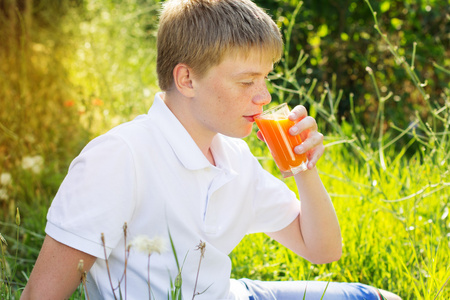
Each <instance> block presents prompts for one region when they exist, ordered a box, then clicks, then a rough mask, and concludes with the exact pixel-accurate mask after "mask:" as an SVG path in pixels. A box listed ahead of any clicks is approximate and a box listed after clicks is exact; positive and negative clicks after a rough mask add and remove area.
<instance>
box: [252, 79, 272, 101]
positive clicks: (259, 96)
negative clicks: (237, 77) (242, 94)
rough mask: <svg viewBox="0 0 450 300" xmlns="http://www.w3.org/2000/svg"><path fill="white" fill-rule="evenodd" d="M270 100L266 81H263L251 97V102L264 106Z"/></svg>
mask: <svg viewBox="0 0 450 300" xmlns="http://www.w3.org/2000/svg"><path fill="white" fill-rule="evenodd" d="M270 101H272V96H271V95H270V93H269V90H268V89H267V86H266V82H263V83H262V85H261V86H260V87H259V89H258V91H257V93H256V95H255V96H254V97H253V103H255V104H257V105H261V106H264V105H267V104H269V103H270Z"/></svg>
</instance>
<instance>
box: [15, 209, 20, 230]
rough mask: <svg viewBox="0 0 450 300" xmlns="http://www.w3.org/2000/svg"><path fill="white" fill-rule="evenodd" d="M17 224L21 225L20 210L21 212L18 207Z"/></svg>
mask: <svg viewBox="0 0 450 300" xmlns="http://www.w3.org/2000/svg"><path fill="white" fill-rule="evenodd" d="M16 225H17V226H20V212H19V208H17V209H16Z"/></svg>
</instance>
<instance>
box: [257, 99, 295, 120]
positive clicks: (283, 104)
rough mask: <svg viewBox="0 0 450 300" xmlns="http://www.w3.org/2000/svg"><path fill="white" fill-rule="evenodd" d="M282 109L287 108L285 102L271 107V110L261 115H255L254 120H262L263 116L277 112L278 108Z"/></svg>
mask: <svg viewBox="0 0 450 300" xmlns="http://www.w3.org/2000/svg"><path fill="white" fill-rule="evenodd" d="M283 107H287V103H286V102H284V103H281V104H278V105H276V106H274V107H271V108H269V109H267V110H265V111H263V112H262V113H261V114H259V115H257V116H256V117H255V118H264V117H265V116H267V115H269V114H272V113H273V112H274V111H276V110H279V109H280V108H283Z"/></svg>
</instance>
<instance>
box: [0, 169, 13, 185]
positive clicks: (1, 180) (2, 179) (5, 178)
mask: <svg viewBox="0 0 450 300" xmlns="http://www.w3.org/2000/svg"><path fill="white" fill-rule="evenodd" d="M0 184H1V185H5V186H6V185H10V184H12V176H11V174H9V173H7V172H5V173H2V174H0Z"/></svg>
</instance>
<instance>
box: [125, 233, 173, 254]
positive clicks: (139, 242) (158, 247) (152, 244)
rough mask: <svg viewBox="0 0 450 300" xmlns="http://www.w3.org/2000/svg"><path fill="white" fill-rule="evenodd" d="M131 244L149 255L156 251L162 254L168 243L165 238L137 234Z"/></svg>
mask: <svg viewBox="0 0 450 300" xmlns="http://www.w3.org/2000/svg"><path fill="white" fill-rule="evenodd" d="M131 246H132V247H133V248H135V249H136V250H137V251H139V252H143V253H145V254H148V255H150V254H152V253H155V252H156V253H158V254H161V253H162V252H164V251H165V250H166V244H165V241H164V239H163V238H161V237H155V238H153V239H150V238H149V237H147V236H145V235H138V236H136V237H135V238H134V239H133V241H132V242H131Z"/></svg>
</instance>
